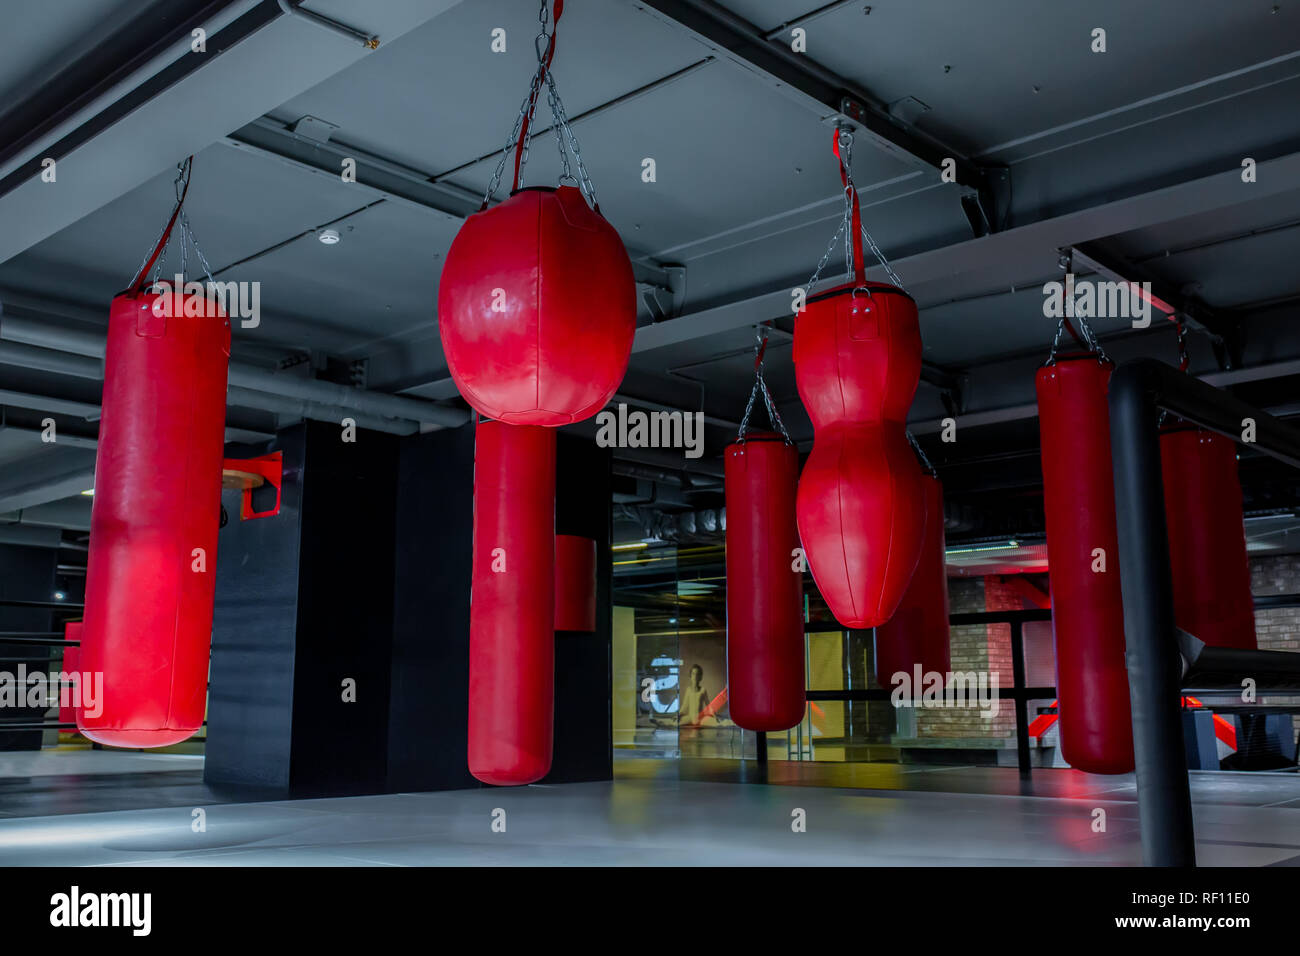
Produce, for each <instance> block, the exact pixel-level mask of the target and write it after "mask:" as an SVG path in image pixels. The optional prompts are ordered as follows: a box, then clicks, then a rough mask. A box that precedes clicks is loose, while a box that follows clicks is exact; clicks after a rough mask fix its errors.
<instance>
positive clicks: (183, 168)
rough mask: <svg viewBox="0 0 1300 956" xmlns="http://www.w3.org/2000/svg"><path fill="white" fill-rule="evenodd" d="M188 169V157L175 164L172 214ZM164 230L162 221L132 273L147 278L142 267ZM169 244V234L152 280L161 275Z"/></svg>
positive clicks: (178, 200)
mask: <svg viewBox="0 0 1300 956" xmlns="http://www.w3.org/2000/svg"><path fill="white" fill-rule="evenodd" d="M189 170H190V160H189V159H185V160H182V161H181V162H179V163H177V164H176V178H175V179H174V180H172V190H173V191H174V192H175V194H176V205H175V206H173V207H172V215H175V214H176V207H177V206H179V205H180V204H181V196H183V195H184V194H185V188H184V187H185V186H186V185H187V184H188V181H189ZM167 219H168V221H169V222H170V221H171V216H168V217H167ZM166 232H167V223H163V227H162V228H161V229H159V230H158V238H156V239H154V241H153V242H152V243H150V244H149V249H148V251H147V252H145V254H144V258H143V259H141V260H140V265H138V266H137V267H136V270H135V273H134V274H135V275H137V276H140V278H141V279H146V278H148V277H147V276H144V275H141V273H142V272H144V267H145V266H146V265H148V264H149V257H150V256H151V255H153V251H154V250H155V249H157V248H158V243H160V242H162V237H163V236H164V235H165V234H166ZM171 244H172V240H171V236H167V245H165V246H163V250H162V252H161V253H160V254H159V256H158V271H157V272H156V273H154V282H157V281H158V277H160V276H161V275H162V266H163V262H165V261H166V259H167V249H168V248H169V247H170V246H171Z"/></svg>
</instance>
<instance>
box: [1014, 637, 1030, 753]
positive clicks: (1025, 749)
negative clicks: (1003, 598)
mask: <svg viewBox="0 0 1300 956" xmlns="http://www.w3.org/2000/svg"><path fill="white" fill-rule="evenodd" d="M1024 637H1025V626H1024V624H1022V623H1021V622H1020V621H1012V622H1011V673H1012V679H1013V680H1014V681H1015V690H1016V763H1017V764H1018V765H1019V767H1020V776H1022V777H1028V776H1029V775H1030V774H1031V773H1032V772H1033V771H1032V769H1031V767H1030V764H1029V710H1028V706H1029V702H1028V701H1027V700H1025V696H1024V694H1023V691H1024V689H1025V642H1024Z"/></svg>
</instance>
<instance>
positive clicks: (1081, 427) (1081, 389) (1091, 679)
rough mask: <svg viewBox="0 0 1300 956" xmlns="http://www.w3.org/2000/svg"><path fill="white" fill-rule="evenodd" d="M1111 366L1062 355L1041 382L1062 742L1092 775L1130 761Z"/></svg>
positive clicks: (1090, 356)
mask: <svg viewBox="0 0 1300 956" xmlns="http://www.w3.org/2000/svg"><path fill="white" fill-rule="evenodd" d="M1111 371H1112V366H1111V365H1110V364H1109V363H1103V362H1099V361H1098V359H1097V355H1096V354H1095V353H1092V352H1088V353H1084V354H1075V355H1068V356H1058V357H1057V360H1056V362H1055V363H1054V364H1050V365H1047V366H1044V367H1043V368H1041V369H1039V370H1038V375H1037V379H1036V382H1035V384H1036V387H1037V392H1038V422H1039V429H1040V432H1041V437H1042V460H1043V508H1044V511H1045V512H1046V517H1047V560H1048V566H1049V572H1050V583H1051V592H1052V633H1053V636H1054V637H1055V641H1056V693H1057V698H1058V700H1057V704H1058V709H1059V714H1060V733H1061V750H1062V753H1063V754H1064V756H1065V759H1066V761H1067V762H1068V763H1069V764H1070V766H1072V767H1075V768H1076V769H1078V770H1084V771H1087V772H1088V773H1128V772H1129V771H1130V770H1132V769H1133V728H1132V721H1131V716H1130V711H1129V691H1128V671H1127V670H1126V668H1125V665H1124V604H1123V599H1122V597H1121V594H1120V577H1119V567H1118V563H1117V561H1118V555H1119V542H1118V534H1117V531H1116V524H1115V485H1114V481H1115V479H1114V475H1113V473H1112V469H1111V453H1110V410H1109V408H1108V407H1107V405H1106V391H1107V388H1108V387H1109V384H1110V375H1111ZM1103 569H1104V570H1103Z"/></svg>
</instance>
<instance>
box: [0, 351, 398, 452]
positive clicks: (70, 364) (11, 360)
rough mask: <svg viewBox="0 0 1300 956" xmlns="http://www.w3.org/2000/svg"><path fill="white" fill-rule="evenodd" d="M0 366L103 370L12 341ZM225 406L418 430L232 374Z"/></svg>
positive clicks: (97, 375) (82, 373) (347, 392)
mask: <svg viewBox="0 0 1300 956" xmlns="http://www.w3.org/2000/svg"><path fill="white" fill-rule="evenodd" d="M0 365H17V366H21V367H23V368H29V369H36V370H38V371H42V372H54V373H55V374H58V375H72V376H75V377H77V378H85V379H92V380H94V381H102V379H103V367H102V363H101V362H100V361H99V360H98V359H93V358H90V357H88V356H84V355H74V354H71V353H68V352H59V351H56V350H54V349H46V348H40V347H39V346H35V345H21V344H18V343H15V342H5V341H0ZM308 384H310V383H308ZM331 384H332V383H331ZM335 387H336V388H337V389H338V390H339V391H340V392H342V393H343V395H344V397H351V395H352V394H353V393H355V392H357V391H358V390H357V389H350V388H348V387H347V386H345V385H339V386H335ZM363 394H364V393H363ZM226 403H227V404H228V405H233V406H236V407H239V408H258V409H262V410H264V411H268V412H275V413H277V414H281V415H295V416H298V417H300V418H309V419H312V420H313V421H326V422H335V423H340V422H342V421H343V419H345V418H351V419H352V420H353V421H354V422H355V423H356V425H357V426H359V427H361V428H369V429H372V430H374V431H381V432H388V433H389V434H391V435H412V434H414V433H415V432H417V431H419V430H420V426H419V423H418V421H417V420H415V419H413V418H393V417H387V416H379V415H369V414H366V413H365V412H364V411H362V410H360V409H358V408H357V407H355V406H349V405H344V404H341V403H337V402H335V403H328V402H320V401H314V400H312V399H311V398H310V397H307V396H301V395H298V396H294V395H275V394H271V393H270V392H265V391H258V390H256V389H250V388H246V387H243V386H241V385H240V384H239V383H238V382H237V381H236V376H235V375H234V374H233V372H232V374H231V376H230V385H229V386H228V388H227V390H226ZM94 411H95V413H96V417H98V412H99V408H98V407H97V406H95V407H94Z"/></svg>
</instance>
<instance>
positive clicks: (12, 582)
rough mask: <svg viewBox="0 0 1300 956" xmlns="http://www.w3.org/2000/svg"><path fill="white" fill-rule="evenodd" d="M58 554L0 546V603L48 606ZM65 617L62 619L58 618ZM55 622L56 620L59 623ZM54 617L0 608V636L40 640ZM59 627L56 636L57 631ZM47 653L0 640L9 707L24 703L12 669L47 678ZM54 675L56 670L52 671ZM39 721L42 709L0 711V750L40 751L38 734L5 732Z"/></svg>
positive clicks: (24, 690)
mask: <svg viewBox="0 0 1300 956" xmlns="http://www.w3.org/2000/svg"><path fill="white" fill-rule="evenodd" d="M57 563H58V552H57V551H56V550H55V549H53V548H29V547H25V546H21V545H0V599H2V600H5V601H53V600H54V571H55V565H56V564H57ZM64 616H66V615H64ZM62 617H63V616H61V617H60V620H62ZM54 618H55V615H54V612H53V611H50V610H48V609H44V608H30V607H3V606H0V634H2V633H3V632H6V631H7V632H13V633H15V634H46V633H51V632H53V631H54V630H56V626H55V623H54ZM62 629H63V625H62V624H59V625H58V626H57V630H62ZM51 650H52V649H51V648H49V647H37V646H35V645H32V644H9V643H6V642H5V640H4V638H3V637H0V671H4V672H5V673H6V674H7V675H8V677H7V679H6V682H7V683H9V684H10V686H11V689H12V690H13V691H14V694H15V697H14V703H15V704H19V703H22V702H23V701H24V700H25V699H26V694H27V687H26V686H25V685H23V686H19V685H18V684H17V681H18V668H19V667H20V666H25V667H26V669H27V673H28V674H31V673H36V672H40V673H42V674H48V673H49V671H50V666H51V658H52V655H51V653H50V652H51ZM55 669H56V670H57V668H55ZM44 720H45V708H44V707H27V706H4V707H0V750H40V749H41V737H42V734H43V731H40V730H5V729H4V726H5V724H21V725H24V726H31V725H33V724H39V723H42V722H43V721H44Z"/></svg>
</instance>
